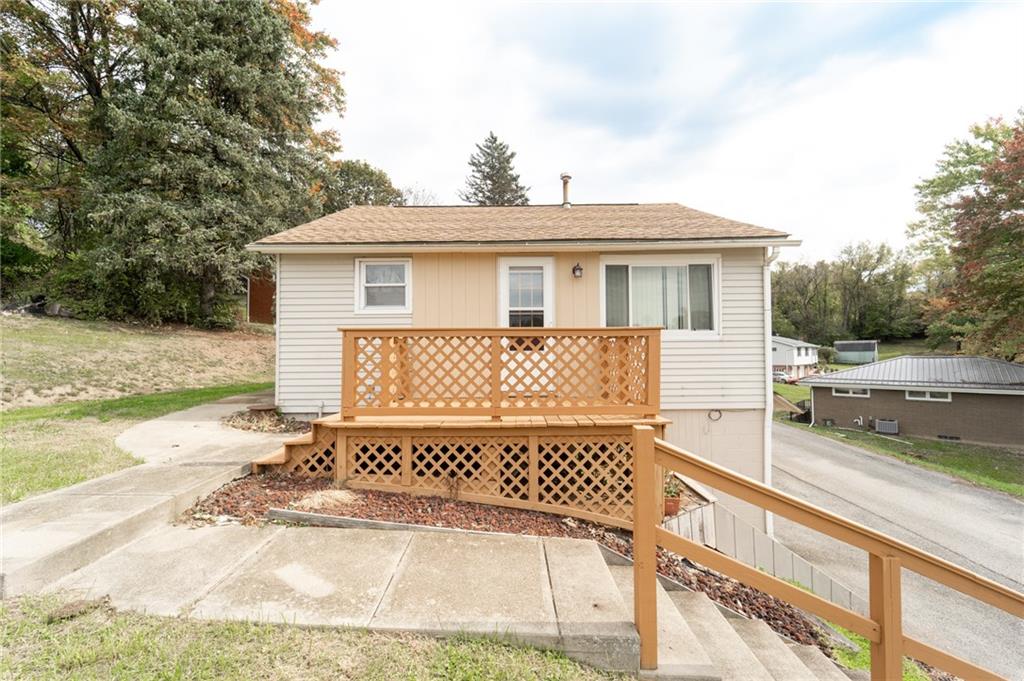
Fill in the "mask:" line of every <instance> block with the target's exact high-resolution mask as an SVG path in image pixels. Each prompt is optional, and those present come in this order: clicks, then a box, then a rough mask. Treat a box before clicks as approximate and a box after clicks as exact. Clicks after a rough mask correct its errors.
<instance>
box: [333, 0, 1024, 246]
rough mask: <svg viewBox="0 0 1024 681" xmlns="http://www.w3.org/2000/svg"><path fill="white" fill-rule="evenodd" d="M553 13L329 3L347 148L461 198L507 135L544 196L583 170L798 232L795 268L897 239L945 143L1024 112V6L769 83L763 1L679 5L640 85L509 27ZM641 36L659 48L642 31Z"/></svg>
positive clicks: (832, 28) (939, 26) (584, 193)
mask: <svg viewBox="0 0 1024 681" xmlns="http://www.w3.org/2000/svg"><path fill="white" fill-rule="evenodd" d="M543 7H544V6H537V5H513V6H510V5H500V6H494V5H488V4H485V3H474V4H469V3H466V4H459V3H456V4H445V3H410V4H404V3H399V4H390V3H348V2H346V3H324V4H322V5H320V6H317V7H316V8H314V20H315V23H316V24H317V26H318V28H322V29H324V30H327V31H328V32H329V33H331V34H332V35H333V36H335V37H336V38H337V39H338V41H339V51H338V52H337V54H336V55H335V56H334V57H333V61H332V65H334V66H337V67H339V68H341V69H343V70H344V71H345V72H346V75H345V78H344V81H343V82H344V84H345V87H346V90H347V93H348V111H347V112H346V114H345V117H344V118H343V119H341V120H337V119H333V120H328V121H325V125H329V126H332V127H336V128H337V129H338V130H339V132H340V134H341V138H342V142H343V144H344V146H345V149H344V153H343V155H344V156H346V157H351V158H365V159H367V160H369V161H370V162H371V163H373V164H375V165H378V166H380V167H382V168H384V169H385V170H387V171H388V173H390V174H391V176H392V178H393V180H394V181H395V183H396V184H398V185H400V186H405V185H419V186H422V187H426V188H428V189H430V190H432V191H433V192H435V193H436V194H437V195H438V197H439V198H440V199H441V200H442V201H443V202H453V203H454V202H457V194H456V192H457V190H458V189H459V188H460V187H461V186H462V184H463V180H464V177H465V174H466V160H467V158H468V156H469V154H470V153H471V151H472V150H473V145H474V144H475V143H476V142H479V141H480V140H481V139H482V138H483V137H484V135H485V134H486V133H487V131H488V130H492V129H493V130H494V131H495V132H496V133H497V134H498V135H499V137H501V138H502V139H503V140H505V141H507V142H509V143H510V145H511V146H512V148H513V149H514V150H516V151H517V152H518V154H519V155H518V157H517V167H518V169H519V170H520V172H521V174H522V177H523V180H524V182H525V183H526V184H527V185H530V186H531V187H532V191H531V199H532V201H533V202H534V203H553V202H557V201H560V199H561V196H560V183H559V181H558V175H559V173H560V172H561V171H563V170H567V171H569V172H571V173H572V174H573V176H574V178H575V179H574V184H573V199H574V200H575V201H576V202H588V201H594V202H598V201H678V202H680V203H684V204H687V205H690V206H693V207H695V208H700V209H703V210H708V211H711V212H715V213H718V214H721V215H725V216H727V217H732V218H736V219H741V220H746V221H749V222H753V223H756V224H761V225H765V226H768V227H774V228H778V229H784V230H787V231H790V232H792V233H793V234H794V236H796V237H797V238H801V239H803V241H804V246H803V247H802V248H800V249H797V250H798V253H792V254H789V257H807V258H818V257H826V256H828V255H831V254H833V253H834V252H835V251H837V250H838V249H839V248H840V247H841V246H842V245H843V244H844V243H847V242H848V241H850V240H854V239H872V240H876V241H878V240H886V241H889V242H890V243H892V244H894V245H897V246H899V245H901V244H902V243H903V229H904V226H905V224H906V223H907V222H908V221H909V220H910V219H912V217H913V203H914V201H913V185H914V184H915V182H916V181H917V180H918V179H919V178H920V177H922V176H925V175H927V174H928V173H929V172H930V170H931V168H932V166H933V164H934V162H935V160H936V159H937V158H938V156H939V154H941V152H942V148H943V146H944V145H945V144H946V143H947V142H949V141H950V140H952V139H953V138H955V137H960V136H963V135H964V134H965V133H966V131H967V127H968V126H969V125H970V124H971V123H974V122H979V121H981V120H984V119H985V118H987V117H989V116H993V115H1003V116H1006V117H1012V116H1013V115H1014V112H1015V111H1016V109H1017V108H1018V107H1020V106H1022V105H1024V98H1022V92H1024V88H1021V85H1022V82H1021V76H1020V73H1021V69H1022V66H1024V44H1022V43H1021V41H1020V40H1019V35H1018V32H1019V27H1020V26H1021V25H1024V6H1021V5H990V6H980V7H974V8H971V9H969V10H965V11H963V12H959V13H956V14H953V15H951V16H949V17H947V18H946V19H943V20H941V21H939V22H938V23H936V24H934V25H932V26H931V27H930V28H927V29H925V32H924V33H923V35H915V36H914V40H913V41H908V46H907V47H906V48H905V49H902V50H900V52H899V53H898V54H895V55H894V54H890V53H887V52H884V51H878V52H853V51H848V52H847V53H846V54H845V55H844V56H842V57H840V58H834V59H831V60H827V61H824V62H822V63H820V64H812V65H810V68H805V69H803V71H802V72H803V74H804V75H802V76H801V77H799V78H798V79H796V80H786V79H785V78H783V77H781V76H779V77H773V75H772V74H766V75H765V78H764V79H763V82H761V83H758V82H754V83H750V82H749V77H748V78H747V79H746V81H744V80H737V79H736V78H735V77H736V76H737V74H742V73H744V70H745V69H746V71H747V72H748V75H749V74H756V73H757V67H758V59H759V55H758V54H757V52H756V49H755V48H753V47H747V46H746V45H745V44H744V41H743V40H742V39H741V34H740V28H741V27H742V26H743V25H744V22H745V21H749V20H750V19H751V16H752V12H753V11H754V8H751V7H749V6H742V7H737V6H735V5H734V6H729V7H726V8H724V9H719V8H714V7H710V8H709V7H707V6H695V5H681V6H673V7H671V12H668V14H667V17H666V19H665V21H664V22H663V25H662V26H661V28H662V30H664V31H666V32H667V34H668V36H669V37H670V38H671V40H669V41H668V47H667V48H666V44H665V43H664V42H661V43H659V44H654V43H653V38H652V43H651V45H650V46H649V49H650V50H651V53H650V54H648V55H644V54H638V58H642V57H644V56H652V55H653V54H654V52H655V51H658V52H659V54H658V55H657V57H658V63H659V68H658V72H657V73H652V74H650V77H649V78H647V79H640V80H637V81H635V82H632V83H625V84H623V83H621V82H616V83H615V84H611V83H610V81H609V80H608V79H604V78H602V77H601V74H600V73H594V72H593V69H588V68H583V65H581V64H580V63H574V62H571V61H569V60H565V59H553V58H551V57H550V56H545V55H544V54H541V53H540V52H539V51H538V50H536V49H535V48H536V45H531V43H530V42H529V41H527V40H516V39H515V37H514V36H513V38H512V39H510V38H509V35H508V33H509V32H508V31H507V30H500V29H507V26H506V25H505V23H504V22H506V21H508V20H509V18H510V17H515V18H516V19H517V20H518V21H529V20H530V13H531V12H538V11H540V10H539V9H538V8H543ZM665 7H666V6H658V9H659V11H664V8H665ZM588 11H593V6H591V7H588V6H576V5H574V6H571V7H570V8H569V9H566V10H565V11H564V12H563V13H562V14H563V16H562V18H563V19H565V20H566V29H565V30H566V32H567V33H566V37H565V39H566V40H571V39H572V38H573V36H572V34H571V32H572V31H573V22H572V17H573V16H574V14H573V13H574V12H588ZM652 11H653V10H652ZM762 11H763V9H762ZM878 11H879V10H878V7H877V6H870V7H868V8H864V9H863V11H861V10H858V11H851V9H850V8H849V6H846V7H845V8H844V9H842V11H839V10H828V9H827V8H823V6H820V5H816V6H812V7H810V8H802V13H801V14H800V16H799V22H800V23H801V24H803V30H802V31H800V32H797V33H794V35H806V34H807V30H806V27H807V25H808V24H810V25H811V26H812V27H813V26H814V25H815V23H817V24H820V25H821V26H822V31H823V32H825V31H826V29H827V35H828V36H829V37H831V36H833V35H836V36H838V35H840V34H841V33H842V30H843V28H844V27H847V28H849V27H853V26H856V25H859V24H861V23H862V22H863V21H865V17H866V16H868V13H874V12H878ZM776 28H777V27H776ZM499 33H500V34H501V35H500V36H499ZM553 35H554V34H553ZM631 38H632V40H634V42H636V43H637V44H638V45H639V46H641V48H643V46H644V37H642V36H639V37H638V36H631ZM778 39H779V40H786V39H787V38H786V36H780V37H779V38H778ZM645 49H646V48H645ZM738 82H739V83H742V84H741V85H736V83H738ZM727 86H728V87H730V88H732V89H727ZM641 95H642V96H643V97H644V101H651V102H658V104H656V105H652V106H659V107H664V110H662V111H657V112H653V113H655V114H656V115H655V116H653V117H652V119H653V120H654V121H655V122H654V124H653V125H652V126H651V127H650V128H649V129H641V130H638V131H635V132H632V133H630V134H623V133H622V132H621V131H620V129H618V128H617V127H616V126H615V125H613V124H611V123H610V122H609V123H606V122H603V121H601V120H600V118H599V117H583V116H572V115H571V114H573V113H578V112H571V111H570V112H559V111H555V110H553V108H552V106H551V103H552V102H553V101H565V99H566V98H569V99H578V100H580V101H588V100H589V101H600V100H601V99H602V98H606V99H607V101H609V102H611V103H616V102H618V103H626V104H628V103H629V102H631V101H632V99H631V98H633V97H637V96H641ZM695 111H703V112H708V111H711V112H714V115H715V123H717V126H715V127H714V130H713V132H714V134H713V135H711V134H710V133H711V130H709V128H708V127H707V126H701V127H696V126H688V124H687V121H688V120H690V119H689V116H691V115H692V114H693V113H694V112H695ZM584 113H585V112H584ZM705 115H706V113H705ZM580 119H585V120H587V121H590V122H588V123H581V122H579V121H580ZM617 130H619V131H617Z"/></svg>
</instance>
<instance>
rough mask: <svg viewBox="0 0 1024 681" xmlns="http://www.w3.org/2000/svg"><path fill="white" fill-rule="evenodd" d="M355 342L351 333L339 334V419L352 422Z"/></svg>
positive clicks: (354, 392) (354, 385) (354, 400)
mask: <svg viewBox="0 0 1024 681" xmlns="http://www.w3.org/2000/svg"><path fill="white" fill-rule="evenodd" d="M356 380H357V379H356V341H355V335H354V334H353V333H352V332H351V331H342V332H341V418H342V420H343V421H351V420H353V418H354V417H353V415H352V408H353V407H354V406H355V404H356Z"/></svg>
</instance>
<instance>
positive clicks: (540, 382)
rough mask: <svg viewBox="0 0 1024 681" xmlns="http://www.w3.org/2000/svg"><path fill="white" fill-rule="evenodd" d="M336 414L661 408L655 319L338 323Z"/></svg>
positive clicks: (652, 411)
mask: <svg viewBox="0 0 1024 681" xmlns="http://www.w3.org/2000/svg"><path fill="white" fill-rule="evenodd" d="M339 331H341V334H342V372H341V373H342V375H341V385H342V391H341V414H342V418H343V419H345V420H351V419H353V418H355V417H357V416H384V415H396V416H397V415H415V414H418V415H448V414H455V415H461V416H466V415H480V416H483V415H486V416H490V417H491V418H492V419H500V418H501V417H502V416H513V415H515V416H519V415H590V414H618V415H643V416H650V417H654V416H657V414H658V412H659V410H660V401H661V388H660V380H659V379H660V373H661V351H660V350H661V329H658V328H647V327H644V328H548V327H542V328H514V329H513V328H485V329H419V328H339Z"/></svg>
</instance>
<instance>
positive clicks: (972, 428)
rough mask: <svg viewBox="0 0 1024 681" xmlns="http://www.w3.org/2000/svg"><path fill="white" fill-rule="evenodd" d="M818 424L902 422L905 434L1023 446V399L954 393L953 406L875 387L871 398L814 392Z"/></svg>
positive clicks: (824, 390)
mask: <svg viewBox="0 0 1024 681" xmlns="http://www.w3.org/2000/svg"><path fill="white" fill-rule="evenodd" d="M813 391H814V420H815V423H819V424H820V423H823V422H824V420H825V419H832V420H833V421H835V424H836V425H837V426H842V427H844V428H855V427H857V426H856V424H855V423H854V419H856V418H857V417H860V418H861V419H863V423H864V426H865V427H866V426H868V420H869V419H897V420H898V421H899V426H900V433H901V434H903V435H918V436H921V437H931V438H936V437H938V436H940V435H946V436H952V437H958V438H960V439H961V440H964V441H966V442H981V443H986V444H1001V445H1013V446H1017V447H1021V446H1024V395H983V394H978V393H953V394H952V395H951V398H952V399H951V400H950V401H949V402H926V401H918V400H908V399H907V398H906V394H905V392H904V391H903V390H902V389H901V390H881V389H879V388H871V396H870V397H836V396H833V395H832V388H821V387H816V388H813Z"/></svg>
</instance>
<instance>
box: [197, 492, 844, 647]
mask: <svg viewBox="0 0 1024 681" xmlns="http://www.w3.org/2000/svg"><path fill="white" fill-rule="evenodd" d="M270 508H290V509H296V510H315V512H317V513H326V514H331V515H339V516H348V517H353V518H364V519H367V520H386V521H391V522H401V523H412V524H417V525H429V526H432V527H451V528H460V529H466V530H481V531H487V532H508V533H512V534H528V535H537V536H544V537H570V538H574V539H592V540H594V541H597V542H599V543H601V544H603V545H604V546H607V547H608V548H610V549H612V550H613V551H617V552H618V553H621V554H623V555H625V556H632V553H633V540H632V536H631V535H630V534H629V533H627V532H623V531H621V530H618V529H615V528H612V527H608V526H605V525H600V524H598V523H592V522H588V521H584V520H576V519H574V518H568V517H564V516H559V515H554V514H551V513H541V512H539V511H528V510H523V509H513V508H502V507H499V506H489V505H486V504H475V503H470V502H465V501H458V500H455V499H448V498H444V497H432V496H419V495H411V494H399V493H390V492H376V491H368V490H342V489H337V488H335V486H334V483H333V481H331V480H327V479H323V478H306V477H299V476H295V477H291V476H269V475H268V476H248V477H246V478H242V479H241V480H236V481H235V482H232V483H229V484H227V485H225V486H224V487H221V488H220V489H219V490H217V491H216V492H214V493H213V494H211V495H210V496H208V497H207V498H205V499H203V500H201V501H200V502H198V503H197V504H196V505H195V506H193V507H192V508H191V509H189V510H188V511H186V513H185V514H184V516H183V518H182V520H183V521H184V522H189V523H193V524H205V523H209V522H211V521H214V520H216V519H223V518H224V517H232V518H237V519H238V520H239V521H240V522H243V523H246V524H260V523H262V522H266V519H265V514H266V512H267V511H268V510H269V509H270ZM658 571H659V572H660V573H661V574H663V575H666V576H668V577H671V578H672V579H674V580H676V581H677V582H679V583H681V584H683V585H685V586H687V587H689V588H691V589H694V590H697V591H702V592H704V593H705V594H707V595H708V596H709V597H710V598H712V599H713V600H715V601H717V602H718V603H721V604H722V605H724V606H726V607H728V608H731V609H732V610H736V611H738V612H741V613H743V614H745V615H748V616H750V617H756V618H758V619H761V620H764V621H765V622H766V623H768V625H769V626H771V627H772V629H774V630H775V631H777V632H779V633H780V634H783V635H784V636H787V637H789V638H790V639H792V640H794V641H798V642H800V643H805V644H811V645H817V646H818V647H820V648H821V649H822V650H824V651H825V652H826V653H828V654H831V646H830V644H829V640H828V637H827V636H825V635H823V634H822V633H821V631H820V630H819V628H818V626H817V625H816V624H815V623H814V621H812V620H811V619H810V618H808V617H807V616H806V615H804V614H803V613H802V612H801V611H800V610H798V609H796V608H794V607H793V606H791V605H789V604H787V603H785V602H783V601H780V600H778V599H776V598H774V597H773V596H769V595H768V594H765V593H762V592H760V591H758V590H756V589H752V588H750V587H748V586H746V585H744V584H742V583H740V582H737V581H736V580H733V579H731V578H729V577H726V576H724V575H721V574H718V573H717V572H714V571H712V570H709V569H707V568H704V567H701V566H697V565H694V564H693V563H690V562H689V561H686V560H684V559H682V558H680V557H679V556H676V555H675V554H671V553H669V552H667V551H663V550H660V549H659V553H658Z"/></svg>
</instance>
